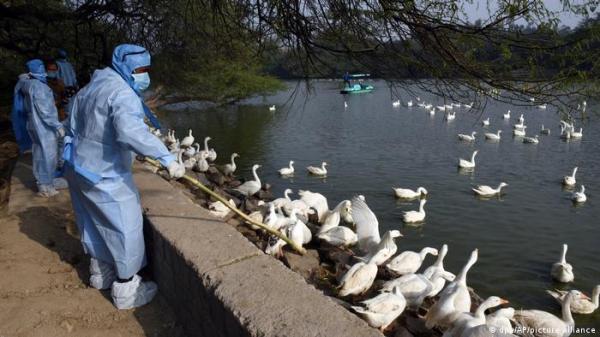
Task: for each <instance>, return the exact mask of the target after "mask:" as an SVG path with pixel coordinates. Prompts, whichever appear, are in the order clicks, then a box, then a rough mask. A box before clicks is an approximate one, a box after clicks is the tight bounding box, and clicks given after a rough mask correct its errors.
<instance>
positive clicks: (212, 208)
mask: <svg viewBox="0 0 600 337" xmlns="http://www.w3.org/2000/svg"><path fill="white" fill-rule="evenodd" d="M229 205H231V206H233V207H234V208H235V202H234V201H233V199H229ZM208 209H209V213H210V214H212V215H214V216H215V217H217V218H224V217H226V216H227V215H228V214H229V213H230V212H231V209H229V207H227V206H225V205H223V203H222V202H220V201H215V202H211V203H210V204H209V205H208Z"/></svg>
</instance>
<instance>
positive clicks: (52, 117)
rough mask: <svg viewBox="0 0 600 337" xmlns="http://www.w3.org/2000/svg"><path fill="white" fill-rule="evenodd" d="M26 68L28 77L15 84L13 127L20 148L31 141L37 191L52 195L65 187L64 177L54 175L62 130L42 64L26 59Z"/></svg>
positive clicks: (47, 195)
mask: <svg viewBox="0 0 600 337" xmlns="http://www.w3.org/2000/svg"><path fill="white" fill-rule="evenodd" d="M27 68H28V69H29V74H28V76H27V78H25V77H22V78H21V79H20V80H19V82H17V85H16V86H15V91H14V102H13V111H12V121H13V129H14V130H15V135H16V136H17V140H18V141H19V147H20V149H21V151H25V150H27V147H28V146H29V144H31V149H32V152H33V175H34V176H35V179H36V183H37V187H38V194H39V195H40V196H43V197H52V196H54V195H56V194H58V191H57V189H60V188H66V187H67V185H66V181H65V180H64V179H62V178H55V174H56V165H57V159H58V147H57V143H58V138H62V137H64V135H65V129H64V127H63V125H62V124H61V123H60V122H59V121H58V113H57V110H56V106H55V105H54V96H53V94H52V90H51V89H50V88H49V87H48V86H47V85H46V70H45V68H44V63H43V62H42V61H41V60H39V59H33V60H30V61H29V62H27ZM23 123H24V124H25V125H23ZM24 130H25V131H26V132H24ZM27 136H28V137H27Z"/></svg>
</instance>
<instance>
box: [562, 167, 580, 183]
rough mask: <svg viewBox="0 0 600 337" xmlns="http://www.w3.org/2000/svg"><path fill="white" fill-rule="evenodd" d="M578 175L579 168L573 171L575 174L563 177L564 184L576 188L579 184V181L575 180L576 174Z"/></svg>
mask: <svg viewBox="0 0 600 337" xmlns="http://www.w3.org/2000/svg"><path fill="white" fill-rule="evenodd" d="M576 173H577V167H575V168H574V169H573V173H572V174H571V175H570V176H564V177H563V184H564V185H566V186H575V184H577V180H576V179H575V174H576Z"/></svg>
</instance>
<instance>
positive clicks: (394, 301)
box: [352, 288, 406, 332]
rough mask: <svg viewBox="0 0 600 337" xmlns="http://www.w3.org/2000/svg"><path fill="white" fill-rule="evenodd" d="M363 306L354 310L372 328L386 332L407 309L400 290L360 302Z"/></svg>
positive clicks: (355, 307) (353, 307)
mask: <svg viewBox="0 0 600 337" xmlns="http://www.w3.org/2000/svg"><path fill="white" fill-rule="evenodd" d="M360 304H361V306H352V309H354V311H356V312H357V313H358V314H359V315H360V316H362V317H363V318H364V319H365V321H367V323H369V325H370V326H372V327H374V328H378V329H379V330H380V331H382V332H383V331H384V330H385V328H387V327H388V325H390V324H391V323H392V322H393V321H394V320H395V319H396V318H398V316H400V315H401V314H402V312H404V309H405V308H406V299H405V298H404V296H402V293H401V292H400V290H399V289H398V288H394V289H393V290H392V292H389V293H381V294H379V295H377V296H376V297H374V298H371V299H368V300H366V301H362V302H360Z"/></svg>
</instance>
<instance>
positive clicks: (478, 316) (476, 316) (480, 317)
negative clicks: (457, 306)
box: [445, 296, 508, 337]
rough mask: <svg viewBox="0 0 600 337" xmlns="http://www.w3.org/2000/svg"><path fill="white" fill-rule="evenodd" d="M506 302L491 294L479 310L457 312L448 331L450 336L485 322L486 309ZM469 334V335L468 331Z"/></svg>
mask: <svg viewBox="0 0 600 337" xmlns="http://www.w3.org/2000/svg"><path fill="white" fill-rule="evenodd" d="M506 303H508V301H507V300H505V299H503V298H500V297H498V296H490V297H488V298H487V299H486V300H485V301H483V302H482V303H481V304H480V305H479V306H478V307H477V310H475V313H473V314H471V313H470V312H460V313H459V312H457V313H456V314H455V317H454V318H453V321H454V323H453V324H452V329H450V330H449V331H447V332H446V334H448V335H449V336H458V337H460V336H462V335H463V333H465V332H467V331H468V330H469V329H472V328H474V327H477V326H479V325H483V324H485V321H486V320H485V311H486V310H487V309H490V308H494V307H497V306H499V305H502V304H506ZM446 334H445V335H446ZM467 336H469V334H468V333H467Z"/></svg>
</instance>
